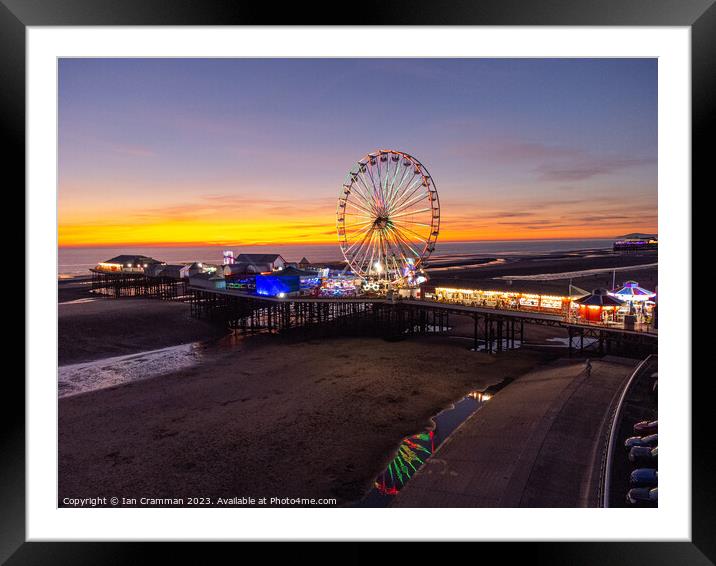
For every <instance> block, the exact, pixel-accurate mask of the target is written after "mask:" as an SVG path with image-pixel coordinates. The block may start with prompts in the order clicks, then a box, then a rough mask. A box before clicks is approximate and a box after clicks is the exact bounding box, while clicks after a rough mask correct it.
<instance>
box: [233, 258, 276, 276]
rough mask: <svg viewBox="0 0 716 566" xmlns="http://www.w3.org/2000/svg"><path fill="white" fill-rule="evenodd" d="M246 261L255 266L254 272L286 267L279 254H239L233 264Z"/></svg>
mask: <svg viewBox="0 0 716 566" xmlns="http://www.w3.org/2000/svg"><path fill="white" fill-rule="evenodd" d="M242 262H243V263H246V264H248V265H253V266H255V267H256V268H257V271H256V273H260V272H263V271H278V270H279V269H283V268H285V267H286V264H287V262H286V260H285V259H283V257H281V254H239V255H238V256H237V257H236V259H235V261H234V264H236V263H242Z"/></svg>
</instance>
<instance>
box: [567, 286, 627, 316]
mask: <svg viewBox="0 0 716 566" xmlns="http://www.w3.org/2000/svg"><path fill="white" fill-rule="evenodd" d="M574 305H575V306H576V311H577V312H576V314H577V318H578V319H579V320H581V321H583V322H599V323H616V322H618V311H619V309H620V308H621V307H622V306H623V305H624V303H623V302H622V301H620V300H619V299H617V298H616V297H612V296H611V295H610V294H609V292H608V291H607V290H606V289H594V291H592V292H591V293H590V294H589V295H585V296H584V297H580V298H579V299H576V300H575V301H574Z"/></svg>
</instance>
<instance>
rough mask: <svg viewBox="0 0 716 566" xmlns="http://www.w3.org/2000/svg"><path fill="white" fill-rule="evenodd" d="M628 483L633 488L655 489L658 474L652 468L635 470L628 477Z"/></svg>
mask: <svg viewBox="0 0 716 566" xmlns="http://www.w3.org/2000/svg"><path fill="white" fill-rule="evenodd" d="M629 483H630V484H631V485H633V486H634V487H656V486H657V485H658V483H659V472H657V471H656V470H655V469H653V468H637V469H636V470H634V471H633V472H632V473H631V476H629Z"/></svg>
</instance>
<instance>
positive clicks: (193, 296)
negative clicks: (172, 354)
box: [187, 287, 658, 355]
mask: <svg viewBox="0 0 716 566" xmlns="http://www.w3.org/2000/svg"><path fill="white" fill-rule="evenodd" d="M187 292H188V296H189V302H190V304H191V313H192V316H194V317H196V318H206V319H209V320H212V321H214V322H217V323H220V324H225V325H226V326H227V327H228V328H231V329H232V330H234V331H236V332H239V333H246V334H251V333H256V332H269V333H276V332H285V331H288V330H291V329H298V330H299V331H300V330H306V331H308V330H311V329H313V330H315V329H316V328H318V327H323V328H324V330H326V331H330V332H340V333H341V334H343V335H350V334H366V333H377V334H379V335H382V336H384V337H392V338H396V337H399V336H404V335H424V334H441V333H445V332H447V331H448V330H450V328H451V326H450V319H451V317H455V316H463V317H469V318H471V319H472V322H473V324H472V328H473V336H472V338H473V349H474V350H475V351H477V350H478V349H479V345H480V344H483V345H484V350H485V351H486V352H487V353H496V352H501V351H503V350H509V349H512V348H515V347H516V346H517V345H518V344H519V345H521V344H522V343H523V342H524V332H525V324H533V325H542V326H552V327H558V328H564V329H566V330H567V333H568V337H569V342H568V348H569V351H570V354H571V353H574V352H579V353H580V354H585V353H590V352H593V353H598V354H600V355H601V354H611V353H618V352H624V351H631V352H633V353H642V352H645V353H650V352H655V351H656V348H657V342H658V337H657V334H656V333H653V332H648V331H645V330H627V329H624V328H619V327H615V326H606V325H597V324H580V323H578V322H574V321H571V320H569V319H567V318H565V317H564V316H561V315H557V314H547V313H540V312H531V311H516V310H503V309H496V308H490V307H473V306H465V305H456V304H449V303H440V302H436V301H428V300H419V299H395V300H391V299H389V298H386V297H379V296H376V297H368V296H365V297H357V298H345V297H343V298H319V297H285V298H277V297H264V296H260V295H255V294H249V293H244V292H240V291H232V290H219V289H211V290H209V289H200V288H196V287H189V288H188V291H187Z"/></svg>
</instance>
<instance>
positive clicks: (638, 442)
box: [624, 434, 659, 449]
mask: <svg viewBox="0 0 716 566" xmlns="http://www.w3.org/2000/svg"><path fill="white" fill-rule="evenodd" d="M657 444H659V435H658V434H650V435H648V436H630V437H629V438H627V439H626V440H625V441H624V447H625V448H627V449H631V448H632V447H633V446H649V447H651V448H654V447H655V446H656V445H657Z"/></svg>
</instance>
